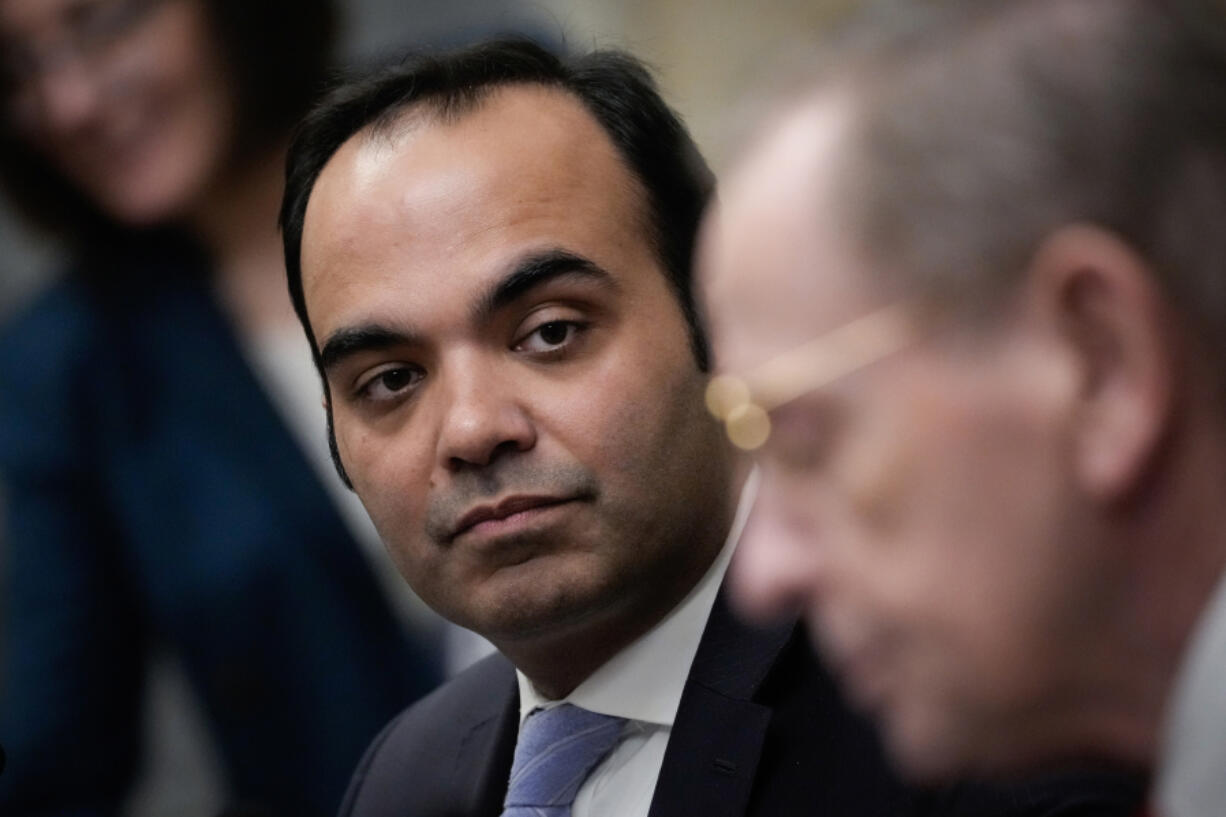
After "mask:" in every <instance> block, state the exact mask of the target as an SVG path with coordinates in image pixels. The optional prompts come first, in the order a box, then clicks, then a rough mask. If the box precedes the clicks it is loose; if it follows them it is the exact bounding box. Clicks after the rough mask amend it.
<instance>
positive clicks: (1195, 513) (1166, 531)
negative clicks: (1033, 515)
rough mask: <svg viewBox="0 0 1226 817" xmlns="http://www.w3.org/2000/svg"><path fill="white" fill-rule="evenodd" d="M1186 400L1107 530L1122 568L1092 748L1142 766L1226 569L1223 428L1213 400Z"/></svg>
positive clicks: (1150, 756)
mask: <svg viewBox="0 0 1226 817" xmlns="http://www.w3.org/2000/svg"><path fill="white" fill-rule="evenodd" d="M1192 403H1193V407H1192V408H1190V409H1189V410H1188V411H1187V413H1186V414H1185V416H1184V417H1183V418H1181V419H1182V425H1181V427H1179V428H1176V429H1173V430H1172V432H1171V437H1170V438H1169V439H1168V440H1167V446H1166V448H1165V450H1164V451H1163V453H1162V454H1161V455H1160V456H1159V458H1158V461H1157V462H1156V463H1155V465H1154V471H1155V474H1154V476H1153V478H1152V479H1150V480H1149V481H1148V483H1147V485H1146V486H1144V487H1143V488H1142V489H1141V491H1140V496H1139V497H1138V498H1137V500H1136V501H1135V503H1130V505H1129V507H1127V508H1125V509H1123V510H1121V511H1120V514H1119V515H1120V517H1121V519H1120V520H1119V522H1118V530H1116V531H1113V532H1112V533H1113V535H1114V536H1115V538H1116V540H1117V541H1118V542H1119V543H1120V545H1121V546H1120V548H1119V551H1118V553H1117V554H1115V555H1116V556H1117V558H1118V560H1119V562H1120V563H1121V564H1122V565H1123V567H1122V568H1121V572H1120V573H1119V574H1117V576H1115V577H1112V578H1116V579H1120V580H1119V581H1117V582H1115V583H1114V585H1115V590H1114V591H1113V595H1112V596H1109V597H1108V598H1109V599H1110V601H1111V603H1110V606H1109V608H1108V612H1107V614H1105V615H1104V620H1106V619H1107V618H1108V616H1109V617H1110V620H1112V622H1113V623H1112V624H1110V625H1108V626H1111V627H1113V629H1112V630H1108V631H1107V632H1109V636H1108V637H1107V638H1104V639H1103V641H1104V643H1108V644H1112V645H1114V648H1113V650H1114V651H1113V652H1111V653H1110V654H1108V653H1103V655H1104V656H1105V657H1104V660H1102V661H1100V662H1099V664H1098V669H1099V670H1100V673H1099V678H1100V680H1101V684H1100V687H1099V690H1098V691H1097V694H1096V696H1095V697H1096V698H1097V702H1096V703H1095V704H1094V705H1093V708H1092V709H1091V708H1089V706H1087V710H1086V711H1087V712H1098V713H1102V715H1103V717H1101V718H1099V719H1098V723H1097V725H1098V726H1099V727H1100V728H1099V729H1098V734H1099V740H1098V741H1097V743H1096V748H1098V749H1101V750H1103V751H1104V752H1106V753H1108V754H1111V755H1115V756H1116V757H1118V758H1119V759H1121V760H1124V761H1126V762H1131V763H1134V764H1137V765H1141V766H1148V765H1151V764H1152V763H1153V762H1154V759H1155V757H1156V756H1157V754H1158V752H1159V751H1160V747H1161V743H1162V740H1163V737H1164V731H1165V728H1166V721H1167V719H1168V717H1169V716H1170V705H1171V699H1172V697H1173V694H1174V689H1175V684H1176V682H1177V680H1178V677H1179V673H1180V671H1181V670H1182V668H1183V666H1184V664H1185V661H1186V660H1187V658H1188V650H1189V647H1190V640H1191V637H1192V635H1193V634H1194V632H1195V630H1196V627H1197V625H1198V623H1199V622H1200V620H1201V618H1202V615H1203V613H1204V612H1205V610H1206V607H1207V606H1208V604H1209V602H1210V600H1211V599H1212V597H1213V594H1214V592H1215V591H1216V589H1217V586H1218V583H1219V582H1220V581H1221V579H1222V576H1223V573H1224V571H1226V511H1224V510H1223V509H1224V506H1223V502H1222V497H1223V496H1226V429H1223V428H1222V427H1221V424H1220V422H1219V420H1218V418H1217V414H1216V409H1215V408H1209V406H1215V405H1216V404H1215V403H1212V402H1211V401H1208V400H1203V401H1200V402H1199V403H1198V402H1197V401H1195V400H1193V401H1192ZM1197 407H1199V409H1200V412H1199V416H1198V411H1197Z"/></svg>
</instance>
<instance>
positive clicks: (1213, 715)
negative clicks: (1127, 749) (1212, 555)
mask: <svg viewBox="0 0 1226 817" xmlns="http://www.w3.org/2000/svg"><path fill="white" fill-rule="evenodd" d="M1189 644H1190V646H1189V649H1188V653H1187V656H1188V657H1187V658H1186V659H1185V660H1184V661H1183V665H1182V667H1181V668H1180V670H1179V675H1178V677H1177V680H1176V683H1175V692H1174V695H1173V696H1172V698H1171V703H1170V704H1169V706H1168V709H1167V712H1168V715H1167V722H1166V735H1165V745H1164V747H1163V751H1162V754H1161V755H1160V757H1159V763H1158V776H1157V784H1156V794H1157V799H1156V803H1157V808H1158V810H1159V812H1160V813H1162V814H1179V815H1184V814H1187V815H1202V814H1205V815H1208V814H1220V813H1221V808H1222V804H1223V803H1226V777H1223V775H1222V769H1223V768H1226V739H1224V738H1223V735H1226V695H1224V694H1223V693H1222V678H1223V677H1226V576H1223V578H1222V579H1220V580H1219V581H1218V587H1217V590H1215V591H1214V595H1213V598H1212V600H1211V601H1210V603H1209V606H1208V607H1207V608H1206V609H1205V612H1204V613H1203V614H1202V615H1201V618H1200V621H1199V622H1198V624H1197V626H1196V631H1195V633H1194V635H1193V637H1192V639H1191V641H1190V642H1189Z"/></svg>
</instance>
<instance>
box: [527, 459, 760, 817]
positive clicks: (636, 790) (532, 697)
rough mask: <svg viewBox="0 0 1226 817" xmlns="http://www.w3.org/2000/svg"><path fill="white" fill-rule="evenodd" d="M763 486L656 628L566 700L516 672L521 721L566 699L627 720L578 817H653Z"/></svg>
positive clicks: (747, 498) (747, 493) (580, 801)
mask: <svg viewBox="0 0 1226 817" xmlns="http://www.w3.org/2000/svg"><path fill="white" fill-rule="evenodd" d="M756 487H757V475H756V473H754V474H751V475H750V477H749V479H748V480H746V482H745V487H744V488H743V489H742V491H741V498H740V502H739V504H738V506H737V512H736V517H735V518H734V520H733V523H732V528H731V529H730V530H729V532H728V538H727V540H726V541H725V542H724V547H723V549H722V550H721V551H720V553H719V556H717V557H716V559H715V561H714V562H713V563H712V564H711V567H710V568H708V570H707V572H706V574H705V575H704V576H703V577H702V579H701V580H700V581H699V582H698V584H696V585H695V586H694V588H693V589H692V590H690V592H689V594H688V595H687V596H686V597H685V598H684V599H683V600H682V601H681V603H680V604H678V605H677V606H676V607H674V608H673V610H672V612H671V613H669V614H668V615H667V616H665V617H664V618H663V619H662V620H661V621H660V622H659V623H658V624H656V626H655V627H653V628H652V629H651V630H648V631H647V632H646V633H645V634H643V635H642V636H640V637H639V638H638V639H637V640H636V641H634V642H632V643H631V644H630V645H629V646H628V647H626V648H625V649H624V650H622V651H621V652H619V653H618V654H617V655H615V656H613V658H611V659H609V661H608V662H606V663H605V664H604V665H603V666H602V667H601V668H600V669H598V670H596V672H594V673H593V674H592V675H591V676H589V677H588V679H587V680H586V681H584V682H583V683H582V684H580V685H579V686H578V687H576V688H575V690H574V691H573V692H571V694H570V695H567V696H566V697H565V698H563V699H562V700H560V701H550V700H546V699H545V698H543V697H542V696H541V695H540V694H539V693H538V692H537V691H536V689H535V688H534V687H533V686H532V682H531V681H529V680H528V679H527V677H525V676H524V674H523V673H522V672H516V676H517V677H518V679H519V722H520V724H521V725H522V724H523V722H524V718H526V717H528V714H529V713H530V712H532V710H534V709H537V708H544V709H548V708H550V707H553V706H557V705H558V704H560V703H572V704H574V705H576V706H581V707H583V708H584V709H587V710H590V711H592V712H599V713H601V714H604V715H613V716H616V717H620V718H627V721H626V725H625V727H624V728H623V729H622V736H621V739H620V742H619V743H618V744H617V746H616V747H615V748H614V749H613V751H612V752H611V753H610V754H609V756H608V757H606V758H605V759H604V760H603V761H602V762H601V763H600V764H598V765H597V766H596V768H595V769H594V770H593V771H592V773H591V774H590V775H588V778H587V780H586V781H584V783H583V786H582V787H580V789H579V793H578V795H576V797H575V803H574V806H573V807H572V812H571V813H572V815H573V817H646V815H647V810H648V808H649V807H650V806H651V798H652V795H653V794H654V793H655V790H656V778H658V777H659V776H660V766H661V765H662V764H663V762H664V750H665V749H667V748H668V738H669V734H670V733H671V731H672V726H673V719H674V718H675V717H676V715H677V706H678V704H680V702H681V693H682V691H683V690H684V688H685V681H686V678H688V677H689V674H690V664H692V663H693V661H694V655H695V653H697V652H698V642H699V641H700V640H701V638H702V632H703V630H704V629H705V627H706V624H707V618H708V617H709V616H710V615H711V607H712V605H714V604H715V596H716V595H717V594H718V592H719V587H720V584H721V583H722V582H723V579H724V573H725V571H726V570H727V569H728V561H729V560H730V559H731V558H732V551H733V550H734V549H735V548H736V543H737V540H738V539H740V537H741V530H742V529H743V528H744V527H745V519H746V517H747V516H748V515H749V509H750V507H751V506H752V504H753V496H754V492H755V489H756Z"/></svg>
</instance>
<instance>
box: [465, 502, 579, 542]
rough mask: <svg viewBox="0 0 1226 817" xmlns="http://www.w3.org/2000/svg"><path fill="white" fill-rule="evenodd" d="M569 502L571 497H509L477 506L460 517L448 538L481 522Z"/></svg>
mask: <svg viewBox="0 0 1226 817" xmlns="http://www.w3.org/2000/svg"><path fill="white" fill-rule="evenodd" d="M570 501H571V497H558V496H524V495H517V496H509V497H507V498H506V499H503V500H501V501H500V502H497V503H495V504H492V505H478V506H477V507H476V508H473V509H472V510H470V511H469V512H468V513H466V514H464V515H463V516H461V517H460V520H459V521H458V522H457V523H456V524H455V527H454V528H453V529H452V531H451V536H450V537H449V538H451V539H455V538H456V537H458V536H461V535H463V534H464V533H465V532H466V531H469V530H471V529H472V528H474V527H476V526H477V525H480V524H481V523H482V522H489V521H491V520H498V519H506V518H507V517H508V516H514V515H515V514H517V513H522V512H524V511H530V510H533V509H534V508H547V507H550V506H553V505H561V504H562V503H564V502H570Z"/></svg>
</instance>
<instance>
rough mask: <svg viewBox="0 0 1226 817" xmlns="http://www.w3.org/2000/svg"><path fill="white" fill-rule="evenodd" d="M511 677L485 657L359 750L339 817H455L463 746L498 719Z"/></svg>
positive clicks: (497, 659) (506, 665)
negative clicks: (406, 816)
mask: <svg viewBox="0 0 1226 817" xmlns="http://www.w3.org/2000/svg"><path fill="white" fill-rule="evenodd" d="M514 692H515V670H514V668H513V667H512V666H511V664H510V662H509V661H507V660H506V659H505V658H503V657H502V656H501V655H491V656H489V657H487V658H485V659H483V660H481V661H479V662H477V663H476V664H475V665H474V666H472V667H471V668H469V669H468V670H466V671H465V672H463V673H461V674H460V675H458V676H456V677H455V678H453V679H452V680H450V681H448V682H447V683H445V684H443V685H442V686H440V687H439V688H438V689H436V690H434V692H431V693H430V694H429V695H427V696H425V697H424V698H422V699H421V700H420V701H418V702H417V703H415V704H413V705H412V706H410V707H409V708H407V709H405V710H404V711H403V712H401V713H400V714H399V715H397V716H396V717H395V718H394V719H393V720H392V721H391V723H389V724H388V725H387V727H385V728H384V729H383V731H382V732H381V733H380V734H379V736H378V737H376V738H375V740H374V741H373V742H372V743H371V745H370V748H368V749H367V750H366V755H365V756H364V757H363V758H362V761H361V763H360V764H359V766H358V768H357V771H355V772H354V776H353V779H352V781H351V782H350V784H349V791H348V792H347V793H346V795H345V801H344V804H343V805H342V807H341V811H340V813H341V815H343V817H384V815H388V817H390V815H393V814H395V815H403V814H406V813H411V814H414V815H419V817H428V816H429V815H445V814H452V813H454V812H453V811H452V810H451V803H452V802H453V801H454V799H455V795H456V787H457V785H462V784H463V782H464V781H462V780H460V779H459V776H460V774H461V773H462V772H464V771H465V770H462V769H458V768H457V762H458V759H459V758H460V757H461V756H463V755H464V750H465V743H466V741H468V740H470V739H471V736H472V735H474V734H475V733H481V734H488V733H489V731H490V730H486V729H483V727H486V726H487V725H489V724H491V722H495V721H497V720H498V719H500V718H501V717H502V716H503V714H504V713H505V711H506V708H507V706H508V704H509V703H510V697H511V696H513V695H514Z"/></svg>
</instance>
